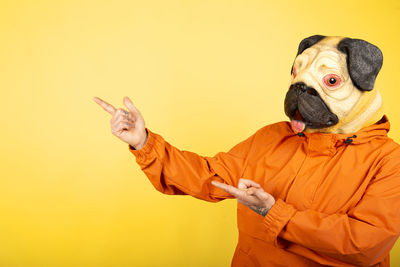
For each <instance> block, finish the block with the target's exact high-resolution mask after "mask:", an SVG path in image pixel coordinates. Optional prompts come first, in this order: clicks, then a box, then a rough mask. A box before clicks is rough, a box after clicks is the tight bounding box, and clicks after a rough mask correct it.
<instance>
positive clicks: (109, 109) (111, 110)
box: [93, 97, 115, 115]
mask: <svg viewBox="0 0 400 267" xmlns="http://www.w3.org/2000/svg"><path fill="white" fill-rule="evenodd" d="M93 100H94V102H96V103H97V104H99V105H100V106H101V107H103V108H104V110H105V111H107V112H108V113H110V114H111V115H113V114H114V112H115V108H114V107H113V106H112V105H111V104H108V103H107V102H106V101H104V100H101V99H100V98H98V97H94V98H93Z"/></svg>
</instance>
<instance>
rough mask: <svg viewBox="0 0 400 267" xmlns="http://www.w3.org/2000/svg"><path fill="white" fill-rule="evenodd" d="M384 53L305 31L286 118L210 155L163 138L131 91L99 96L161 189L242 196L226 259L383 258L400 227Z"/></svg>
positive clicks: (399, 171)
mask: <svg viewBox="0 0 400 267" xmlns="http://www.w3.org/2000/svg"><path fill="white" fill-rule="evenodd" d="M382 61H383V57H382V53H381V51H380V50H379V48H377V47H376V46H374V45H372V44H371V43H368V42H366V41H364V40H360V39H352V38H345V37H338V36H335V37H326V36H322V35H314V36H310V37H308V38H305V39H304V40H302V41H301V43H300V45H299V48H298V52H297V56H296V58H295V61H294V64H293V66H292V82H291V85H290V88H289V90H288V92H287V94H286V98H285V105H284V106H285V113H286V115H287V116H288V117H289V118H290V122H288V121H282V122H277V123H274V124H270V125H266V126H264V127H262V128H260V129H259V130H257V131H256V132H255V133H254V134H253V135H251V136H250V137H248V138H247V139H246V140H244V141H242V142H240V143H239V144H237V145H235V146H234V147H233V148H232V149H230V150H229V151H228V152H219V153H217V154H216V155H215V156H213V157H209V156H200V155H198V154H196V153H193V152H190V151H185V150H179V149H178V148H176V147H174V146H172V145H171V144H169V143H168V142H166V141H165V140H164V139H163V137H162V136H161V135H159V134H157V133H155V132H153V131H151V130H150V129H149V128H147V127H146V126H145V122H144V119H143V117H142V115H141V114H140V112H139V110H138V109H137V108H136V107H135V106H134V105H133V103H132V101H131V100H130V99H129V98H128V97H125V98H124V104H125V105H126V107H127V109H128V111H127V110H124V109H122V108H120V109H116V108H114V107H113V106H112V105H110V104H108V103H107V102H105V101H103V100H101V99H100V98H97V97H96V98H94V100H95V102H96V103H98V104H99V105H101V106H102V107H103V108H104V109H105V110H106V111H107V112H109V113H110V114H111V115H112V119H111V121H110V122H111V129H112V133H113V134H114V135H115V136H117V137H118V138H120V139H121V140H122V141H124V142H126V143H127V144H128V145H129V146H128V148H129V151H130V152H131V153H132V154H133V155H134V156H135V157H136V162H137V163H138V164H139V165H140V167H141V169H142V170H143V172H144V173H145V174H146V176H147V177H148V178H149V180H150V182H151V183H152V184H153V186H154V187H155V188H156V189H157V190H158V191H160V192H162V193H164V194H170V195H182V194H187V195H191V196H193V197H195V198H198V199H202V200H206V201H210V202H218V201H221V200H224V199H228V198H236V199H237V200H238V206H237V216H238V230H239V241H238V244H237V246H236V250H235V253H234V256H233V258H232V266H296V267H298V266H324V265H329V266H389V252H390V250H391V248H392V247H393V245H394V244H395V242H396V240H397V238H398V237H399V233H400V146H399V144H397V143H396V142H394V141H393V140H392V139H391V138H389V137H388V136H387V132H388V131H389V129H390V123H389V120H388V117H387V116H386V115H384V113H383V110H382V99H381V96H380V94H379V92H378V91H377V89H375V88H374V83H375V79H376V76H377V74H378V72H379V70H380V68H381V66H382Z"/></svg>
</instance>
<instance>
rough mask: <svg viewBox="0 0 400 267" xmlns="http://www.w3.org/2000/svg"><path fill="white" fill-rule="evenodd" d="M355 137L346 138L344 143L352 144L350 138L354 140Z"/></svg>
mask: <svg viewBox="0 0 400 267" xmlns="http://www.w3.org/2000/svg"><path fill="white" fill-rule="evenodd" d="M356 137H357V135H353V136H349V137H347V138H346V140H345V141H344V143H345V144H348V145H350V144H351V143H352V142H353V139H352V138H356Z"/></svg>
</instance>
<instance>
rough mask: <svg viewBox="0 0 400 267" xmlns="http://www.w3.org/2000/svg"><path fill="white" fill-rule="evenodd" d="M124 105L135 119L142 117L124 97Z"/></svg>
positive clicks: (127, 98)
mask: <svg viewBox="0 0 400 267" xmlns="http://www.w3.org/2000/svg"><path fill="white" fill-rule="evenodd" d="M124 105H125V106H126V107H127V108H128V109H129V111H131V112H132V113H133V114H134V115H135V117H142V115H141V114H140V112H139V110H138V109H137V108H136V107H135V106H134V105H133V103H132V101H131V100H130V99H129V97H127V96H125V97H124Z"/></svg>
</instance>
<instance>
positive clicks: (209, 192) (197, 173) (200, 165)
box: [129, 128, 256, 202]
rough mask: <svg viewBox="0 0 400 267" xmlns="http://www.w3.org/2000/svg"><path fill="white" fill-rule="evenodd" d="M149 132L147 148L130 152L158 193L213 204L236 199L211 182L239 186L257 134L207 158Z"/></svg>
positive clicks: (130, 147) (145, 146) (131, 149)
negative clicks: (183, 196)
mask: <svg viewBox="0 0 400 267" xmlns="http://www.w3.org/2000/svg"><path fill="white" fill-rule="evenodd" d="M146 131H147V133H148V137H147V141H146V144H145V145H144V146H143V147H142V148H141V149H139V150H135V149H134V148H133V147H132V146H130V145H129V150H130V152H131V153H132V154H133V155H134V156H135V157H136V162H137V163H138V164H139V166H140V168H141V170H142V171H143V172H144V173H145V174H146V176H147V177H148V179H149V180H150V182H151V183H152V184H153V186H154V187H155V188H156V189H157V190H158V191H160V192H161V193H164V194H168V195H191V196H193V197H196V198H199V199H202V200H206V201H210V202H217V201H221V200H223V199H226V198H234V197H233V196H231V195H230V194H228V193H226V192H225V191H223V190H221V189H219V188H217V187H215V186H213V185H212V184H211V181H212V180H216V181H219V182H222V183H226V184H229V185H233V186H237V182H238V180H239V178H240V177H241V175H242V174H243V171H244V168H245V165H246V163H247V155H248V153H249V151H250V148H251V146H252V143H253V140H254V138H255V135H256V133H255V134H253V135H252V136H250V137H248V138H247V139H246V140H244V141H242V142H240V143H239V144H237V145H235V146H234V147H233V148H231V149H230V150H229V151H228V152H218V153H217V154H216V155H215V156H213V157H208V156H201V155H198V154H196V153H193V152H190V151H185V150H180V149H178V148H176V147H174V146H172V145H171V144H169V143H168V142H166V141H165V140H164V138H163V137H162V136H161V135H159V134H156V133H155V132H153V131H151V130H149V129H148V128H146Z"/></svg>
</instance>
